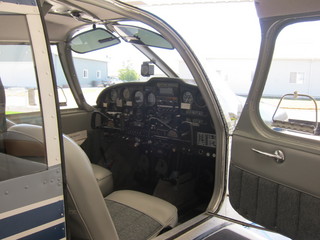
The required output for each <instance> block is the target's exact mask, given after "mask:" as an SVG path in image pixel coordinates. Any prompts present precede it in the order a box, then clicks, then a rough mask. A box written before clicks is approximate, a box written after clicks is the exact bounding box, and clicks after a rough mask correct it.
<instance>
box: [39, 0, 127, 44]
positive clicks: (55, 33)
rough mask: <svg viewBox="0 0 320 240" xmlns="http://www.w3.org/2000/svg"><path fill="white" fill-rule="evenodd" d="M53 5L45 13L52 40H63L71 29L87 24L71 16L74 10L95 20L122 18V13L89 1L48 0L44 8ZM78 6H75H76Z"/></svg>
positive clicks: (104, 20) (105, 20)
mask: <svg viewBox="0 0 320 240" xmlns="http://www.w3.org/2000/svg"><path fill="white" fill-rule="evenodd" d="M48 5H51V7H50V9H49V11H48V10H47V9H44V11H45V12H46V11H48V13H47V14H46V15H45V20H46V25H47V28H48V33H49V38H50V41H61V40H64V39H65V38H66V34H68V32H69V31H70V30H73V29H75V28H78V27H81V26H82V25H85V24H87V22H85V21H81V20H77V19H76V18H74V17H72V16H71V13H72V12H80V13H83V15H84V16H86V17H88V18H89V19H90V20H92V23H94V22H107V21H109V20H113V19H121V18H123V16H122V15H120V14H117V13H114V12H112V11H110V10H107V9H105V8H100V7H97V6H93V5H91V4H88V3H83V2H80V1H63V3H61V2H59V1H53V0H47V1H46V4H43V7H44V8H48ZM75 5H76V6H77V7H74V6H75Z"/></svg>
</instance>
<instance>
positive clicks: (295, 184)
mask: <svg viewBox="0 0 320 240" xmlns="http://www.w3.org/2000/svg"><path fill="white" fill-rule="evenodd" d="M271 141H272V140H271ZM274 142H276V139H274ZM232 146H233V152H232V163H233V164H234V165H236V166H239V167H240V168H242V169H244V170H246V171H248V172H251V173H256V174H257V175H258V176H260V177H263V178H266V179H269V180H271V181H274V182H276V183H279V184H282V185H285V186H288V187H290V188H292V189H297V190H300V191H302V192H304V193H307V194H310V195H313V196H315V197H320V188H319V186H318V184H315V183H319V182H320V174H319V169H320V161H319V156H318V155H317V154H314V153H311V150H310V151H309V150H308V149H307V147H303V146H302V144H301V143H300V146H299V147H300V148H302V149H304V150H303V151H302V150H300V149H298V146H294V145H293V144H291V146H290V147H289V142H288V140H287V142H280V141H278V142H277V144H274V143H272V142H271V143H269V142H268V141H259V140H256V139H251V138H247V137H243V136H239V135H237V134H236V135H235V136H233V143H232ZM293 148H296V149H293ZM252 149H257V150H260V151H262V152H266V153H270V154H274V152H275V151H276V150H281V151H282V152H283V153H284V157H285V160H284V162H283V163H277V162H276V161H275V159H274V158H272V157H268V156H264V155H262V154H259V153H257V152H255V151H253V150H252ZM307 150H308V151H309V152H308V151H307ZM310 183H313V184H310Z"/></svg>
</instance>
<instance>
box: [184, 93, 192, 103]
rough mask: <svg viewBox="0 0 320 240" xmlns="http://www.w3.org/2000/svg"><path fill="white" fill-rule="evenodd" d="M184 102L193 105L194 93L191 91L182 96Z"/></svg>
mask: <svg viewBox="0 0 320 240" xmlns="http://www.w3.org/2000/svg"><path fill="white" fill-rule="evenodd" d="M182 102H183V103H189V104H192V103H193V95H192V93H191V92H189V91H186V92H184V93H183V95H182Z"/></svg>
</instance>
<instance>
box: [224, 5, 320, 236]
mask: <svg viewBox="0 0 320 240" xmlns="http://www.w3.org/2000/svg"><path fill="white" fill-rule="evenodd" d="M256 7H257V12H258V15H259V18H260V24H261V30H262V43H261V50H260V56H259V61H258V65H257V70H256V73H255V76H254V80H253V84H252V87H251V90H250V93H249V96H248V98H247V102H246V105H245V108H244V109H243V112H242V115H241V118H240V120H239V123H238V125H237V128H236V131H235V132H234V136H233V140H232V154H231V163H230V175H229V178H230V179H229V180H230V181H229V192H230V202H231V204H232V206H233V207H234V209H235V210H236V211H237V212H238V213H240V214H241V215H242V216H244V217H245V218H247V219H249V220H250V221H253V222H255V223H257V224H259V225H262V226H265V227H266V228H268V229H271V230H273V231H276V232H279V233H281V234H283V235H285V236H288V237H290V238H292V239H304V240H305V239H320V228H319V226H320V187H319V184H320V174H319V170H320V157H319V155H320V148H319V143H320V136H319V134H318V130H317V126H318V117H317V115H318V106H317V105H318V99H319V97H320V84H319V79H320V71H319V69H320V51H319V49H320V34H319V32H320V2H319V1H312V0H308V1H305V0H303V1H294V2H292V1H289V0H288V1H287V0H286V1H277V0H272V1H270V0H266V1H264V0H260V1H256ZM283 96H285V97H286V98H287V99H286V100H282V101H281V102H280V100H281V97H283ZM305 96H307V97H306V98H304V97H305ZM309 96H310V98H309ZM308 99H309V100H308ZM310 99H311V100H310ZM279 102H280V105H279V107H278V108H277V106H278V104H279ZM265 104H268V105H270V106H271V107H273V108H274V111H275V114H274V115H273V116H272V115H271V116H270V117H269V118H268V119H266V118H265V116H264V117H262V116H261V112H262V111H261V109H262V107H263V105H265ZM279 123H281V124H280V125H279ZM313 127H314V128H313Z"/></svg>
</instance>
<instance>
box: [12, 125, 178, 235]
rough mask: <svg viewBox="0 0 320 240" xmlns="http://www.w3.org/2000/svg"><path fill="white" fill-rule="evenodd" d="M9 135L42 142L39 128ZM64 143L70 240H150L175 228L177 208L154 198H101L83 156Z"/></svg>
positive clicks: (119, 194) (122, 194) (19, 128)
mask: <svg viewBox="0 0 320 240" xmlns="http://www.w3.org/2000/svg"><path fill="white" fill-rule="evenodd" d="M8 132H16V133H20V134H24V135H27V136H30V137H33V138H35V139H37V140H39V141H40V142H43V134H42V127H40V126H35V125H28V124H18V125H14V126H12V127H10V128H9V129H8ZM63 143H64V154H65V167H66V182H67V190H68V191H67V192H68V196H67V202H68V217H69V222H68V224H69V227H70V229H71V235H72V239H95V240H98V239H123V240H124V239H134V240H139V239H149V238H152V237H155V236H157V235H158V234H159V233H160V232H161V230H162V229H164V228H167V227H173V226H175V224H176V223H177V209H176V207H174V206H173V205H172V204H170V203H168V202H166V201H164V200H161V199H159V198H156V197H154V196H151V195H147V194H144V193H140V192H135V191H129V190H123V191H116V192H113V193H111V194H110V195H108V196H107V197H106V198H104V197H103V195H102V193H101V191H100V189H99V186H98V183H97V181H96V177H95V175H94V172H93V169H92V165H91V163H90V161H89V159H88V157H87V155H86V154H85V152H84V151H83V150H82V149H81V148H80V147H79V146H78V145H77V144H76V143H75V142H74V141H73V140H71V139H70V138H68V137H67V136H63ZM108 191H109V190H108Z"/></svg>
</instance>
